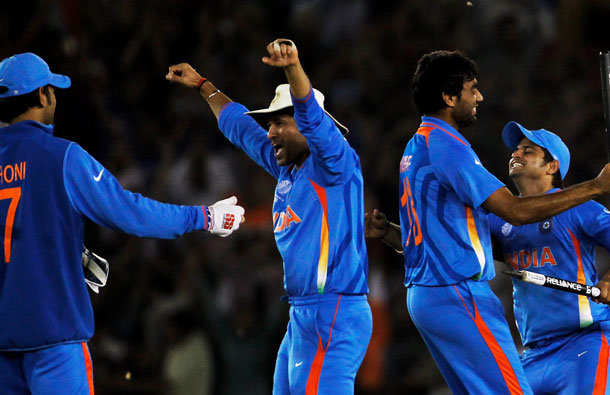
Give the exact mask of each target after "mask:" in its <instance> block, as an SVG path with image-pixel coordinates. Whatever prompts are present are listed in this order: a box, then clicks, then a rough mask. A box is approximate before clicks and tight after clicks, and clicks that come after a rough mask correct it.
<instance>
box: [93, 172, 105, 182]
mask: <svg viewBox="0 0 610 395" xmlns="http://www.w3.org/2000/svg"><path fill="white" fill-rule="evenodd" d="M103 172H104V169H102V170H101V171H100V174H98V175H97V177H96V176H93V179H94V180H95V181H96V182H99V181H100V180H101V179H102V173H103Z"/></svg>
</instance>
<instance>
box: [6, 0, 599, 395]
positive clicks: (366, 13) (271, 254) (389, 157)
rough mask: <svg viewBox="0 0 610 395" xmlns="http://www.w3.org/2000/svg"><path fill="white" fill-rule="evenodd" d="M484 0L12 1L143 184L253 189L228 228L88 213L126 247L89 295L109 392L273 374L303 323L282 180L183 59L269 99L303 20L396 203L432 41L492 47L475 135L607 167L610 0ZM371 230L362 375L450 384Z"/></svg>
mask: <svg viewBox="0 0 610 395" xmlns="http://www.w3.org/2000/svg"><path fill="white" fill-rule="evenodd" d="M473 3H474V4H473V5H472V6H471V5H468V4H467V3H466V2H465V1H457V0H455V1H454V0H411V1H402V2H399V1H385V2H380V1H368V0H349V1H347V0H335V1H322V0H317V1H305V0H292V1H280V0H275V1H273V0H268V1H258V2H249V1H231V0H218V1H215V2H212V1H195V0H173V1H160V0H157V1H155V0H148V1H144V0H124V1H110V0H91V1H86V0H82V1H79V0H60V1H50V0H49V1H34V0H21V1H18V2H10V4H7V5H5V6H4V7H3V8H5V9H4V10H3V12H1V13H0V57H1V58H5V57H7V56H10V55H12V54H15V53H21V52H28V51H29V52H35V53H36V54H38V55H40V56H42V57H43V58H44V59H45V60H46V61H47V62H48V63H49V65H50V66H51V70H53V71H54V72H57V73H62V74H66V75H68V76H70V77H71V78H72V87H71V88H70V89H68V90H65V91H60V92H58V95H57V96H58V107H57V113H56V129H55V131H56V132H55V133H56V135H57V136H60V137H64V138H67V139H71V140H75V141H77V142H78V143H79V144H81V145H82V146H83V147H84V148H85V149H86V150H87V151H88V152H90V153H91V154H92V155H93V156H94V157H96V158H97V159H98V160H99V161H100V162H101V163H102V164H103V165H104V166H106V167H107V168H108V169H109V170H110V171H112V173H113V174H114V175H115V176H116V177H117V178H118V179H119V180H120V182H121V183H122V185H123V186H124V187H125V188H126V189H130V190H132V191H134V192H139V193H142V194H143V195H145V196H148V197H152V198H155V199H157V200H162V201H168V202H172V203H179V204H210V203H213V202H214V201H216V200H219V199H221V198H224V197H227V196H230V195H231V194H236V195H237V196H238V198H239V200H240V202H241V204H243V205H244V206H245V208H246V212H247V214H246V215H247V222H246V223H245V224H244V225H243V226H242V228H241V229H240V230H239V232H238V233H237V234H235V235H234V236H232V237H231V238H228V239H220V238H215V237H212V236H209V235H206V234H203V233H200V232H199V233H195V234H191V235H188V236H185V237H182V238H181V239H178V240H170V241H160V240H150V239H138V238H136V237H132V236H127V235H124V234H122V233H120V232H117V231H112V230H108V229H103V228H100V227H98V226H97V225H95V224H91V225H90V226H88V228H87V233H86V245H87V247H89V248H90V249H91V250H92V251H94V252H96V253H98V254H100V255H102V256H104V257H106V258H108V260H109V261H110V263H111V273H110V278H109V282H108V285H107V286H106V287H105V288H104V289H102V291H101V293H100V294H99V295H98V294H92V296H91V297H92V300H93V304H94V309H95V313H96V322H97V323H96V327H97V330H96V334H95V336H94V338H93V339H92V340H91V342H90V348H91V353H92V356H93V363H94V368H95V385H96V392H97V393H98V394H118V393H125V394H165V393H168V394H183V393H184V394H192V393H209V394H266V393H270V388H271V381H272V375H273V365H274V361H275V354H276V352H277V348H278V346H279V344H280V341H281V338H282V336H283V333H284V330H285V326H286V322H287V309H288V306H287V304H285V303H283V302H280V301H279V298H280V296H281V295H282V294H283V287H282V275H283V274H282V261H281V258H280V256H279V254H278V252H277V250H276V247H275V243H274V239H273V232H272V224H271V204H272V201H273V190H274V186H275V180H274V179H273V178H272V177H271V176H269V175H268V174H267V173H265V172H264V171H263V170H261V169H260V168H258V167H257V166H256V165H255V164H254V163H253V162H252V161H250V160H249V159H248V158H247V157H246V156H245V155H244V154H243V153H241V152H240V151H238V150H236V149H235V148H233V147H232V146H231V145H230V144H229V143H228V142H227V141H226V140H225V139H224V137H223V136H222V135H221V134H220V133H219V132H218V130H217V125H216V122H215V118H214V116H213V115H212V113H211V112H210V111H209V109H208V108H207V106H206V105H205V103H204V102H203V101H202V100H201V98H199V97H198V96H197V95H196V94H195V92H193V91H191V90H188V89H185V88H182V87H179V86H172V85H171V84H170V83H168V82H167V81H166V80H165V78H164V76H165V74H166V72H167V68H168V66H170V65H172V64H175V63H179V62H189V63H191V64H192V65H193V66H194V67H195V68H196V69H197V70H198V71H199V72H200V73H201V74H202V75H204V76H206V77H207V78H209V79H210V80H212V81H213V82H214V83H215V84H216V85H217V86H218V87H219V88H220V89H221V90H222V91H223V92H226V93H227V94H228V95H229V96H230V97H231V98H232V99H234V100H236V101H240V102H242V103H244V104H245V105H246V106H248V107H249V108H252V109H255V108H263V107H266V106H267V105H268V103H269V101H270V100H271V98H272V97H273V93H274V88H275V86H276V85H277V84H279V83H283V82H284V76H283V73H282V72H281V71H280V70H277V69H273V68H270V67H268V66H266V65H264V64H263V63H262V62H261V61H260V58H261V57H262V56H264V55H265V46H266V45H267V43H268V42H270V41H272V40H273V39H275V38H277V37H287V38H291V39H293V40H294V41H295V42H296V44H297V46H298V48H299V53H300V56H301V60H302V63H303V65H304V68H305V70H306V71H307V72H308V74H309V76H310V78H311V80H312V82H313V84H314V86H315V87H316V88H318V89H320V90H321V91H322V92H324V93H325V95H326V107H327V109H329V110H330V111H331V112H332V113H333V115H334V116H335V117H336V118H337V119H339V120H340V121H341V122H342V123H344V124H345V125H347V126H348V127H349V128H350V130H351V133H350V134H349V136H348V140H349V141H350V143H351V144H352V145H353V147H354V148H355V149H356V150H357V152H358V153H359V155H360V157H361V161H362V166H363V172H364V178H365V188H366V191H365V193H366V208H367V210H371V209H372V208H380V209H381V210H382V211H384V212H385V213H387V214H388V217H389V218H390V219H391V220H393V221H397V220H398V215H397V212H398V210H397V208H398V189H397V185H398V184H397V180H398V171H397V169H398V162H399V160H400V158H401V156H402V152H403V150H404V146H405V144H406V142H407V141H408V139H409V138H410V137H411V135H412V134H413V133H414V131H415V130H416V128H417V126H418V124H419V117H418V115H417V113H416V111H415V109H414V106H413V103H412V99H411V89H410V78H411V75H412V73H413V71H414V69H415V64H416V61H417V59H418V58H419V57H420V56H421V55H422V54H424V53H426V52H429V51H432V50H436V49H460V50H462V51H464V52H466V53H467V54H468V55H470V56H471V57H472V58H473V59H474V60H475V61H477V62H478V64H479V66H480V68H481V72H480V75H479V86H480V89H481V91H482V93H483V95H484V97H485V101H484V102H483V103H482V104H481V105H480V107H479V108H478V118H479V121H478V123H477V124H476V125H474V126H472V127H470V128H468V129H467V130H465V131H464V134H465V135H466V137H467V138H468V139H469V140H470V142H471V143H472V145H473V147H474V149H475V150H476V151H477V153H478V154H479V156H480V158H481V160H482V162H483V164H484V165H485V166H486V167H487V168H488V169H489V170H490V171H491V172H492V173H494V174H495V175H496V176H497V177H498V178H499V179H501V180H502V181H503V182H505V183H506V184H507V186H509V187H510V188H511V189H512V190H513V191H514V188H513V186H512V184H511V182H510V180H509V179H508V177H507V175H506V174H507V163H508V159H509V155H510V151H509V150H508V149H507V148H506V147H505V146H504V145H503V144H502V140H501V136H500V134H501V131H502V128H503V126H504V125H505V124H506V123H507V122H508V121H510V120H515V121H517V122H520V123H521V124H523V125H524V126H526V127H527V128H529V129H539V128H546V129H549V130H551V131H553V132H555V133H557V134H559V135H560V136H561V137H562V138H563V139H564V141H565V142H566V143H567V145H568V146H569V147H570V149H571V154H572V164H571V169H570V172H569V173H568V176H567V178H566V184H567V185H570V184H574V183H577V182H580V181H584V180H586V179H589V178H592V177H595V176H596V175H597V173H598V172H599V170H600V169H601V167H602V166H603V165H604V164H605V162H606V160H607V156H606V151H605V146H606V136H605V134H604V129H603V110H602V100H601V90H600V71H599V61H598V59H599V57H598V54H599V52H600V51H601V50H610V35H609V34H608V32H607V21H608V20H610V5H609V3H608V2H607V0H573V1H568V0H564V1H552V0H513V1H510V2H508V1H502V0H485V1H483V0H479V1H476V0H475V1H473ZM91 198H92V199H103V196H100V197H91ZM601 202H602V203H604V204H607V201H604V200H601ZM368 247H369V259H370V288H371V294H370V301H371V305H372V307H373V311H374V324H375V332H374V337H373V340H372V342H371V346H370V347H369V352H368V355H367V359H366V360H365V363H364V364H363V366H362V368H361V369H360V372H359V375H358V379H357V393H358V394H445V393H447V389H446V387H445V385H444V381H443V379H442V377H441V376H440V375H439V373H438V370H437V369H436V367H435V365H434V363H433V361H432V360H431V358H430V357H429V354H428V353H427V351H426V349H425V346H424V344H423V342H422V341H421V339H420V337H419V335H418V333H417V331H416V330H415V328H414V326H413V324H412V322H411V320H410V318H409V316H408V312H407V310H406V304H405V294H406V292H405V289H404V287H403V286H402V278H403V275H404V269H403V265H402V259H401V258H402V257H401V256H399V255H398V254H396V253H395V252H394V251H393V250H391V249H389V248H387V247H386V246H384V245H382V244H381V243H379V242H376V241H375V242H369V243H368ZM606 257H607V255H606V254H604V259H603V262H601V263H600V264H601V265H605V259H606ZM500 267H501V266H498V268H500ZM604 270H605V269H604ZM493 286H494V289H496V290H497V292H498V294H499V295H500V296H501V298H502V300H503V302H504V303H505V304H506V307H507V317H508V320H509V322H511V323H512V316H511V314H510V282H509V281H508V280H507V279H506V278H504V276H503V275H499V276H498V278H497V280H494V283H493ZM447 330H451V328H447ZM516 341H517V342H519V340H518V337H517V338H516ZM190 385H194V386H195V388H198V392H195V390H193V389H191V387H189V386H190Z"/></svg>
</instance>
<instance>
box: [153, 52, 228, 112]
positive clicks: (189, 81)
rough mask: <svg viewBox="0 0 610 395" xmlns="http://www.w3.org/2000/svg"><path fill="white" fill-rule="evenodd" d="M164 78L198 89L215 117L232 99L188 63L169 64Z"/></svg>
mask: <svg viewBox="0 0 610 395" xmlns="http://www.w3.org/2000/svg"><path fill="white" fill-rule="evenodd" d="M165 79H167V80H168V81H170V82H177V83H179V84H182V85H184V86H186V87H188V88H193V89H195V90H197V89H199V94H200V95H201V97H203V98H204V100H205V101H206V103H208V105H209V106H210V109H211V110H212V112H213V113H214V116H216V119H218V117H219V116H220V110H222V108H223V107H224V106H225V105H226V104H227V103H230V102H231V101H232V100H231V99H229V97H228V96H227V95H225V94H224V93H222V92H221V91H220V90H219V89H218V88H216V86H214V84H212V82H211V81H209V80H208V79H206V78H204V77H202V76H201V74H199V73H198V72H197V70H195V69H194V68H193V67H192V66H191V65H190V64H188V63H180V64H177V65H174V66H170V68H169V71H168V73H167V75H166V76H165Z"/></svg>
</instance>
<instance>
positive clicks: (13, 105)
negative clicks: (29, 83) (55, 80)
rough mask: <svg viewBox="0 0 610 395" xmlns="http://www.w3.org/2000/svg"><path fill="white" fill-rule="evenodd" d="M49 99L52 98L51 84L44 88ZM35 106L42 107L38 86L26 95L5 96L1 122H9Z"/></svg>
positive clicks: (1, 108) (0, 114) (0, 111)
mask: <svg viewBox="0 0 610 395" xmlns="http://www.w3.org/2000/svg"><path fill="white" fill-rule="evenodd" d="M42 90H43V92H44V94H45V96H46V97H47V99H48V100H51V92H50V90H49V85H45V86H44V87H43V88H42ZM33 107H42V103H41V102H40V96H38V88H37V89H36V90H35V91H33V92H30V93H26V94H24V95H19V96H12V97H4V98H1V99H0V122H4V123H9V122H10V121H11V120H13V119H15V118H17V117H18V116H19V115H21V114H23V113H24V112H26V111H27V110H29V109H30V108H33Z"/></svg>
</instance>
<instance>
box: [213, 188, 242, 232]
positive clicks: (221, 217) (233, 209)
mask: <svg viewBox="0 0 610 395" xmlns="http://www.w3.org/2000/svg"><path fill="white" fill-rule="evenodd" d="M208 209H209V210H210V221H211V222H210V227H209V228H208V232H210V233H211V234H213V235H218V236H220V237H227V236H229V235H230V234H231V233H233V232H234V231H236V230H237V229H238V228H239V225H241V223H242V222H244V221H245V219H246V217H244V212H245V210H244V208H243V207H242V206H238V205H237V198H236V197H235V196H231V197H230V198H228V199H224V200H220V201H218V202H216V203H214V204H213V205H211V206H209V207H208Z"/></svg>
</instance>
